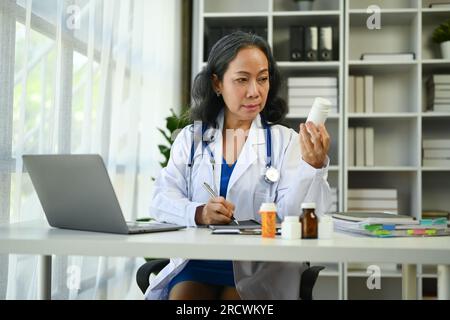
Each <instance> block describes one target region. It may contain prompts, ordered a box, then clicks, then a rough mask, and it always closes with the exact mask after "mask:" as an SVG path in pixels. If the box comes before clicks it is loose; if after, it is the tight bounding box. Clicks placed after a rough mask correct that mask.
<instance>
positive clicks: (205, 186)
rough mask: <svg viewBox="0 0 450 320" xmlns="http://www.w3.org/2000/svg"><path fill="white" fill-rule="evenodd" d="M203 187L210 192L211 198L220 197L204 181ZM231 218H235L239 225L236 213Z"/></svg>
mask: <svg viewBox="0 0 450 320" xmlns="http://www.w3.org/2000/svg"><path fill="white" fill-rule="evenodd" d="M203 188H204V189H205V190H206V191H207V192H208V193H209V195H210V197H211V198H215V197H218V195H217V193H215V192H214V190H213V189H212V188H211V187H210V186H209V184H207V183H206V182H203ZM231 220H233V221H234V222H235V223H236V224H237V225H239V222H238V221H237V220H236V218H235V217H234V215H233V216H231Z"/></svg>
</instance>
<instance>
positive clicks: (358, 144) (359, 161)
mask: <svg viewBox="0 0 450 320" xmlns="http://www.w3.org/2000/svg"><path fill="white" fill-rule="evenodd" d="M355 154H356V158H355V164H356V166H357V167H362V166H364V164H365V159H364V128H363V127H356V128H355Z"/></svg>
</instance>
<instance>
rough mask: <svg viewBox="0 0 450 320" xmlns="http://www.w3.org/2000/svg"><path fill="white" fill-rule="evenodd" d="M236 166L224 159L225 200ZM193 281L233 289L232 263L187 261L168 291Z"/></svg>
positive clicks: (222, 176) (223, 185)
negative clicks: (230, 164)
mask: <svg viewBox="0 0 450 320" xmlns="http://www.w3.org/2000/svg"><path fill="white" fill-rule="evenodd" d="M235 165H236V162H235V163H233V165H232V166H231V167H230V166H228V164H227V163H226V161H225V159H224V160H223V163H222V172H221V176H220V195H221V196H222V197H224V198H226V195H227V189H228V182H229V181H230V177H231V174H232V172H233V169H234V167H235ZM183 281H195V282H201V283H206V284H212V285H219V286H228V287H234V286H235V284H234V275H233V263H232V262H231V261H218V260H189V261H188V263H187V264H186V266H185V267H184V269H183V270H181V272H180V273H178V274H177V275H176V276H175V277H174V278H173V279H172V280H171V281H170V282H169V291H170V290H172V288H173V287H174V286H175V285H176V284H177V283H179V282H183Z"/></svg>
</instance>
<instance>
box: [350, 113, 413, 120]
mask: <svg viewBox="0 0 450 320" xmlns="http://www.w3.org/2000/svg"><path fill="white" fill-rule="evenodd" d="M416 117H417V113H416V112H398V113H383V112H373V113H349V114H348V118H349V119H350V118H351V119H382V118H388V119H392V118H405V119H409V118H416Z"/></svg>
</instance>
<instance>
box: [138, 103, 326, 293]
mask: <svg viewBox="0 0 450 320" xmlns="http://www.w3.org/2000/svg"><path fill="white" fill-rule="evenodd" d="M223 121H224V115H223V111H222V112H221V113H220V114H219V116H218V118H217V123H218V125H219V128H218V129H217V130H212V132H211V135H212V136H213V139H211V140H212V141H211V142H209V147H210V148H211V150H212V151H213V153H214V158H215V163H216V164H219V165H215V166H214V167H215V168H214V169H215V170H214V171H215V172H214V174H213V168H212V165H211V163H210V156H209V153H208V151H207V149H206V148H202V144H201V143H198V144H197V148H196V150H195V156H194V165H193V168H192V176H191V178H189V176H190V170H189V168H188V165H187V163H188V162H189V158H190V152H191V145H192V139H193V127H192V126H188V127H186V128H184V129H183V130H182V131H181V132H180V134H179V135H178V136H177V138H176V140H175V141H174V144H173V147H172V151H171V156H170V160H169V163H168V165H167V167H166V168H164V169H162V170H161V172H160V175H159V177H158V178H157V179H156V183H155V190H154V195H153V199H152V203H151V206H150V215H151V216H152V217H153V218H156V219H157V220H159V221H166V222H171V223H176V224H180V225H185V226H188V227H195V226H196V223H195V210H196V208H197V207H198V206H200V205H203V204H205V203H206V202H207V201H208V199H209V195H208V193H207V192H206V191H205V190H204V189H203V187H202V183H203V182H207V183H209V184H210V185H211V186H212V185H214V186H215V187H216V190H219V189H220V171H221V165H220V164H221V163H222V128H223ZM208 132H209V131H208ZM271 133H272V165H273V166H274V167H275V168H277V169H278V170H279V171H280V179H279V181H278V182H277V183H275V184H273V185H269V184H268V183H267V182H265V181H264V173H265V166H266V159H267V157H266V136H265V130H264V129H263V127H262V125H261V118H260V116H259V115H258V116H257V117H256V118H255V120H253V123H252V125H251V128H250V131H249V135H248V138H247V140H246V142H245V144H244V146H243V148H242V151H241V153H240V155H239V158H238V160H237V163H236V165H235V167H234V170H233V173H232V175H231V177H230V180H229V184H228V192H227V200H229V201H231V202H232V203H234V204H235V207H236V208H235V212H234V215H235V217H236V219H237V220H247V219H256V220H260V217H259V214H258V210H259V207H260V205H261V203H262V202H276V205H277V214H278V217H279V218H280V219H281V220H282V219H283V217H284V216H286V215H297V216H298V215H300V214H301V203H302V202H315V203H316V213H317V214H318V215H319V216H320V215H321V214H322V213H323V212H326V211H327V210H328V209H329V207H330V205H331V192H330V187H329V185H328V182H327V175H328V164H329V159H328V158H327V165H326V166H325V167H324V168H322V169H315V168H314V167H312V166H310V165H309V164H308V163H306V162H305V161H303V160H302V159H301V154H300V144H299V139H298V134H297V133H296V132H295V131H294V130H292V129H289V128H286V127H284V126H281V125H273V126H271ZM213 177H214V179H213ZM213 180H215V181H213ZM189 181H191V189H190V195H189V196H191V200H190V199H189V197H188V184H189ZM186 263H187V260H185V259H180V258H173V259H171V261H170V263H169V264H168V265H167V266H166V267H165V268H164V269H163V270H161V272H159V273H158V275H157V276H152V278H151V279H150V280H151V281H150V286H149V288H148V289H147V292H146V294H145V296H146V298H147V299H167V297H168V293H169V292H168V286H167V285H168V283H169V282H170V280H171V279H172V278H173V277H175V276H176V275H177V274H178V273H179V272H180V271H181V270H182V269H183V268H184V266H185V265H186ZM233 267H234V277H235V283H236V288H237V290H238V292H239V294H240V296H241V298H243V299H297V298H298V296H299V284H300V276H301V273H302V272H303V270H304V268H305V266H304V264H299V263H282V262H244V261H234V262H233Z"/></svg>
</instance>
